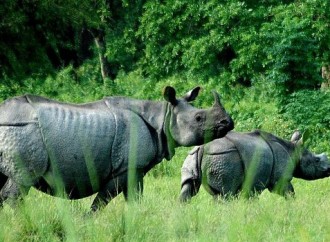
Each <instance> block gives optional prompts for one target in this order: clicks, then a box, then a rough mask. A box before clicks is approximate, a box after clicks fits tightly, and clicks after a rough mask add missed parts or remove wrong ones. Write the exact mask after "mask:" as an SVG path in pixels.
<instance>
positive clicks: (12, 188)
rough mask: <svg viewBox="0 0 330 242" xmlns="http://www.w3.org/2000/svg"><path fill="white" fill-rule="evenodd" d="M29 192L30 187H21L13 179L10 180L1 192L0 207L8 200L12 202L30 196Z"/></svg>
mask: <svg viewBox="0 0 330 242" xmlns="http://www.w3.org/2000/svg"><path fill="white" fill-rule="evenodd" d="M29 190H30V187H25V186H21V185H19V184H17V183H16V182H15V181H14V180H13V179H11V178H8V179H7V181H6V183H5V184H4V186H3V187H2V188H1V190H0V205H2V204H3V202H4V201H6V200H7V199H10V200H11V202H16V201H17V200H19V199H23V197H24V196H26V195H27V194H28V192H29Z"/></svg>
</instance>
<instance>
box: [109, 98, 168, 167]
mask: <svg viewBox="0 0 330 242" xmlns="http://www.w3.org/2000/svg"><path fill="white" fill-rule="evenodd" d="M104 101H105V103H106V105H107V106H108V107H109V108H110V109H111V108H116V109H125V110H129V111H132V112H134V113H135V114H137V115H138V116H139V117H141V119H143V120H144V122H145V123H146V125H147V127H148V128H149V129H150V132H152V133H154V134H156V135H152V137H153V138H154V140H155V142H156V143H157V154H158V155H157V158H156V160H155V163H159V162H160V161H161V160H162V159H163V158H166V159H167V160H169V159H171V158H172V156H173V155H174V148H170V147H169V142H168V138H167V137H168V135H166V133H165V132H164V123H165V120H166V117H167V116H168V115H169V114H168V113H170V111H169V105H168V103H167V102H160V101H148V100H137V99H130V98H126V97H107V98H105V99H104Z"/></svg>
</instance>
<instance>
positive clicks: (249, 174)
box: [180, 130, 330, 201]
mask: <svg viewBox="0 0 330 242" xmlns="http://www.w3.org/2000/svg"><path fill="white" fill-rule="evenodd" d="M303 137H304V138H303ZM303 137H302V135H301V134H300V133H299V131H296V132H295V133H294V134H293V136H292V138H291V141H285V140H283V139H280V138H278V137H276V136H274V135H272V134H269V133H266V132H263V131H260V130H256V131H254V132H251V133H239V132H234V131H231V132H228V134H227V135H226V136H225V137H224V138H220V139H216V140H213V141H211V142H209V143H207V144H205V145H202V146H197V147H195V148H194V149H193V150H192V151H191V152H190V154H189V155H188V156H187V158H186V159H185V161H184V163H183V166H182V169H181V195H180V200H181V201H188V200H190V199H191V197H193V196H195V195H196V194H197V193H198V191H199V188H200V186H201V184H203V186H204V188H205V189H206V191H207V192H208V193H210V194H211V195H213V196H214V197H217V196H219V195H220V196H222V197H223V198H227V197H229V196H236V195H238V194H239V193H240V192H243V195H244V196H247V197H249V196H253V195H255V194H258V193H261V192H262V191H263V190H265V189H269V191H271V192H275V193H278V194H280V195H282V196H285V197H287V196H289V195H294V189H293V186H292V184H291V180H292V178H293V177H297V178H302V179H305V180H316V179H320V178H324V177H328V176H330V163H329V160H328V158H327V156H326V155H325V154H320V155H314V154H313V153H311V152H310V151H308V150H307V149H305V148H304V147H303V143H304V140H305V138H306V135H304V136H303Z"/></svg>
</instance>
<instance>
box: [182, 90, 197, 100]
mask: <svg viewBox="0 0 330 242" xmlns="http://www.w3.org/2000/svg"><path fill="white" fill-rule="evenodd" d="M200 90H201V88H200V87H195V88H194V89H192V90H191V91H189V92H187V93H186V95H184V97H183V98H184V99H185V100H186V101H187V102H192V101H194V100H195V99H196V97H197V96H198V94H199V91H200Z"/></svg>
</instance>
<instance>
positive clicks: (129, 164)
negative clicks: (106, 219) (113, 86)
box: [0, 87, 233, 210]
mask: <svg viewBox="0 0 330 242" xmlns="http://www.w3.org/2000/svg"><path fill="white" fill-rule="evenodd" d="M199 90H200V88H199V87H197V88H195V89H193V90H191V91H190V92H188V93H187V94H186V96H185V97H184V98H183V99H177V98H176V92H175V90H174V88H172V87H166V88H165V90H164V98H165V99H166V102H156V101H144V100H135V99H129V98H124V97H108V98H104V99H103V100H100V101H96V102H93V103H87V104H67V103H61V102H57V101H53V100H49V99H47V98H43V97H38V96H32V95H25V96H20V97H15V98H12V99H9V100H7V101H5V102H4V103H3V104H1V105H0V186H1V187H2V188H1V191H0V197H1V200H2V201H4V200H5V199H7V198H14V199H16V198H17V197H19V196H20V195H25V194H26V193H27V192H28V190H29V188H30V187H32V186H33V187H36V188H37V189H40V190H42V191H44V192H47V193H48V194H51V195H55V196H66V197H68V198H70V199H78V198H83V197H87V196H90V195H92V194H95V193H98V195H97V196H96V198H95V200H94V202H93V205H92V209H93V210H96V209H98V208H99V207H100V206H102V205H105V204H107V203H108V202H109V201H110V200H111V199H112V198H113V197H115V196H116V195H118V194H119V193H121V192H122V191H123V192H124V195H125V198H127V196H128V182H129V181H128V177H129V173H130V174H133V175H132V177H133V183H132V184H133V189H134V191H135V192H136V193H135V194H141V193H142V189H143V176H144V175H145V174H146V173H147V172H148V171H149V170H150V169H151V168H152V167H153V166H155V165H156V164H158V163H159V162H161V161H162V159H163V158H166V159H168V160H169V159H171V158H172V156H173V155H174V148H175V147H178V146H192V145H201V144H203V143H205V142H208V141H211V140H212V139H215V138H219V137H223V136H224V135H225V134H226V133H227V132H228V131H229V130H231V129H232V128H233V122H232V120H231V118H230V116H229V115H228V114H227V113H226V111H225V110H224V108H223V107H222V105H221V103H220V101H219V98H218V95H217V94H215V104H214V106H213V107H212V108H210V109H197V108H194V107H193V106H191V105H190V104H189V103H188V102H191V101H193V100H194V99H195V98H196V97H197V95H198V92H199ZM196 115H197V116H198V118H196Z"/></svg>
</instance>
